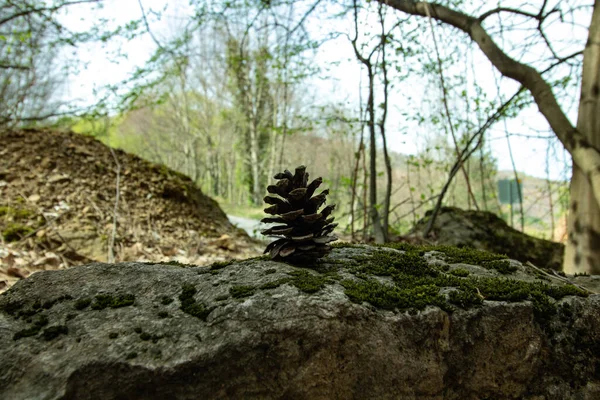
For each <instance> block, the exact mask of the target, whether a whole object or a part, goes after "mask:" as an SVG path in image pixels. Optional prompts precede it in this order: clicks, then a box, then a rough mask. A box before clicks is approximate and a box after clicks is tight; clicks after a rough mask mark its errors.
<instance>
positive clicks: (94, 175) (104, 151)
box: [0, 129, 263, 292]
mask: <svg viewBox="0 0 600 400" xmlns="http://www.w3.org/2000/svg"><path fill="white" fill-rule="evenodd" d="M0 143H2V146H0V233H1V235H0V292H1V291H4V290H6V289H7V288H8V287H10V286H11V285H12V284H14V283H15V282H16V281H17V280H18V279H21V278H23V277H27V276H28V275H29V274H31V273H33V272H35V271H39V270H52V269H61V268H68V267H71V266H73V265H79V264H84V263H88V262H93V261H101V262H106V261H108V260H109V258H112V257H114V261H115V262H122V261H150V262H153V261H156V262H158V261H163V262H164V261H177V262H180V263H183V264H195V265H206V264H210V263H212V262H215V261H224V260H230V259H243V258H248V257H252V256H255V255H258V254H260V252H261V250H262V247H263V244H262V243H260V242H258V241H256V240H254V239H252V238H250V237H249V236H248V235H247V234H246V233H245V232H244V231H243V230H241V229H238V228H236V227H235V226H233V225H232V224H231V223H230V222H229V220H228V219H227V216H226V215H225V213H224V212H223V211H222V210H221V208H220V207H219V205H218V204H217V202H215V201H214V200H213V199H211V198H209V197H208V196H205V195H204V194H203V193H202V192H201V191H200V189H198V188H197V187H196V186H195V185H194V184H193V182H192V181H191V180H190V179H189V178H187V177H185V176H184V175H182V174H179V173H177V172H174V171H172V170H169V169H168V168H166V167H164V166H160V165H156V164H152V163H149V162H147V161H145V160H142V159H141V158H139V157H136V156H134V155H131V154H128V153H125V152H122V151H120V150H114V151H111V149H110V148H108V147H106V146H105V145H104V144H102V143H101V142H99V141H97V140H95V139H93V138H92V137H88V136H83V135H78V134H74V133H70V132H61V131H56V130H48V129H27V130H18V131H5V132H0ZM117 181H118V184H117ZM117 186H118V191H117ZM117 192H118V195H117ZM117 200H118V201H117ZM116 203H118V204H116ZM115 205H116V207H115ZM115 209H116V212H115ZM115 216H116V218H115ZM110 243H113V246H112V248H113V249H114V250H113V255H109V244H110ZM111 261H112V260H111Z"/></svg>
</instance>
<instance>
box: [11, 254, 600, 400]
mask: <svg viewBox="0 0 600 400" xmlns="http://www.w3.org/2000/svg"><path fill="white" fill-rule="evenodd" d="M474 261H478V262H479V264H481V265H480V266H476V265H472V264H474V263H475V262H474ZM312 267H314V269H309V268H301V267H295V266H292V265H288V264H283V263H277V262H273V261H270V260H267V259H264V258H257V259H251V260H246V261H242V262H234V263H231V264H224V263H222V264H213V265H212V266H210V267H194V266H184V265H158V264H142V263H122V264H114V265H111V264H101V263H95V264H89V265H85V266H80V267H76V268H71V269H68V270H61V271H42V272H37V273H35V274H33V275H32V276H30V277H29V278H27V279H25V280H22V281H20V282H18V283H17V284H16V285H15V286H13V287H12V288H11V289H10V290H9V291H7V292H6V293H4V294H2V295H0V344H1V345H0V398H2V399H11V400H12V399H15V400H16V399H78V400H84V399H432V400H433V399H457V400H458V399H462V400H470V399H473V400H475V399H484V398H485V399H529V400H541V399H546V400H554V399H582V400H583V399H588V400H592V399H598V398H600V312H599V311H598V310H599V309H600V296H598V295H589V293H586V292H585V291H582V290H579V289H577V288H575V287H574V286H569V285H565V284H564V282H562V281H559V280H555V279H554V278H551V277H549V276H546V275H544V274H543V273H542V274H540V273H539V272H537V275H536V272H535V271H532V270H530V269H528V268H527V267H525V266H523V265H521V264H520V263H518V262H516V261H509V260H503V259H501V258H499V257H496V256H491V255H487V254H485V253H481V252H474V253H473V252H467V251H465V250H447V251H439V250H438V251H428V250H427V249H424V248H413V247H409V246H400V247H399V248H396V249H390V248H376V247H368V246H348V247H337V248H335V249H334V250H333V252H332V253H331V254H330V255H329V256H328V257H327V258H326V259H324V260H323V262H321V263H319V265H317V266H312ZM482 298H485V300H482ZM503 298H504V299H506V301H499V300H498V299H503ZM432 304H433V305H432Z"/></svg>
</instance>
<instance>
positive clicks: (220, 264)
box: [209, 261, 233, 271]
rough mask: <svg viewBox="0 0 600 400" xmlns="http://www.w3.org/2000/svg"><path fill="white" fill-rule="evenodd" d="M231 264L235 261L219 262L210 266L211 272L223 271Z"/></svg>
mask: <svg viewBox="0 0 600 400" xmlns="http://www.w3.org/2000/svg"><path fill="white" fill-rule="evenodd" d="M231 264H233V261H218V262H215V263H212V264H211V265H210V266H209V268H210V269H211V271H217V270H220V269H223V268H225V267H227V266H228V265H231Z"/></svg>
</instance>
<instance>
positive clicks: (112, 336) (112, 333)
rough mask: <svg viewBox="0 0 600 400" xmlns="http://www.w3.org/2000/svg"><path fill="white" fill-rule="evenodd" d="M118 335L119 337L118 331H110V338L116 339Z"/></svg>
mask: <svg viewBox="0 0 600 400" xmlns="http://www.w3.org/2000/svg"><path fill="white" fill-rule="evenodd" d="M118 337H119V334H118V333H117V332H110V333H109V334H108V338H109V339H116V338H118Z"/></svg>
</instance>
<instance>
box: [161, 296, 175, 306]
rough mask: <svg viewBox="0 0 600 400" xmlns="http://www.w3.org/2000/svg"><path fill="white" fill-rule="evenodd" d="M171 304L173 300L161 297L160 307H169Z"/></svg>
mask: <svg viewBox="0 0 600 400" xmlns="http://www.w3.org/2000/svg"><path fill="white" fill-rule="evenodd" d="M172 302H173V299H172V298H170V297H168V296H163V297H162V298H161V299H160V303H161V304H162V305H165V306H168V305H169V304H171V303H172Z"/></svg>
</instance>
